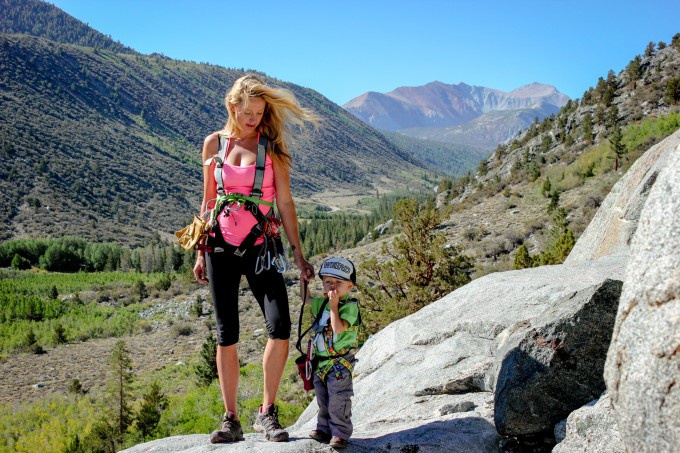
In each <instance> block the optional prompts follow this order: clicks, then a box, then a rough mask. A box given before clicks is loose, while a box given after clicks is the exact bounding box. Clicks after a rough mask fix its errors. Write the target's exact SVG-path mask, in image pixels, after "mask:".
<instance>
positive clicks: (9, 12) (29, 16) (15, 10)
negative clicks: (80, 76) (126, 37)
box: [0, 0, 137, 54]
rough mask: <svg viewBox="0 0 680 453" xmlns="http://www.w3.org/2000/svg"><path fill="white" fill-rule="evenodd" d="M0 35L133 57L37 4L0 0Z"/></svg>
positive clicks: (50, 7) (121, 47) (114, 43)
mask: <svg viewBox="0 0 680 453" xmlns="http://www.w3.org/2000/svg"><path fill="white" fill-rule="evenodd" d="M0 33H3V34H10V35H11V34H20V35H32V36H40V37H42V38H46V39H49V40H50V41H57V42H61V43H65V44H75V45H78V46H83V47H94V48H97V49H102V50H110V51H112V52H117V53H130V54H135V53H137V52H135V51H134V50H133V49H130V48H129V47H127V46H125V45H123V44H121V43H119V42H117V41H114V40H113V39H111V38H110V37H108V36H105V35H104V34H103V33H100V32H98V31H97V30H94V29H92V28H90V27H89V26H88V25H86V24H84V23H82V22H81V21H79V20H77V19H75V18H73V17H71V16H69V15H68V14H66V13H64V12H63V11H62V10H60V9H58V8H55V7H54V6H53V5H52V4H50V3H47V2H44V1H40V0H0Z"/></svg>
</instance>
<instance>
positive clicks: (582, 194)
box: [440, 33, 680, 275]
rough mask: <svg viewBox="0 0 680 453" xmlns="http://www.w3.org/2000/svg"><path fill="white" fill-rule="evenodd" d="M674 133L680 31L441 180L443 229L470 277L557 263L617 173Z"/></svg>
mask: <svg viewBox="0 0 680 453" xmlns="http://www.w3.org/2000/svg"><path fill="white" fill-rule="evenodd" d="M678 127H680V33H679V34H676V35H675V36H673V37H672V39H671V42H670V43H668V44H667V43H664V42H659V43H654V42H650V43H649V44H648V45H647V47H646V48H645V49H644V51H643V52H642V53H641V54H640V55H637V56H634V58H633V59H632V60H631V61H630V63H629V64H628V65H627V66H626V68H624V69H622V70H621V71H620V72H619V73H618V74H616V73H615V72H614V71H613V70H610V71H609V73H608V74H607V75H605V76H603V77H600V78H599V80H598V81H597V83H596V84H595V85H594V86H593V87H591V88H589V89H588V90H587V91H586V92H585V93H584V94H583V97H582V98H581V99H576V100H572V101H569V102H568V103H567V105H565V106H564V107H563V108H562V109H561V110H560V111H559V112H558V113H557V114H555V115H552V116H550V117H548V118H546V119H545V120H543V121H541V122H538V121H536V122H534V124H532V125H531V126H530V127H529V128H528V129H527V130H525V131H524V132H522V133H521V134H519V135H518V136H517V137H516V138H515V139H513V140H512V141H511V142H510V143H507V144H503V145H499V146H498V147H497V149H496V150H495V151H494V153H493V154H492V155H491V156H490V157H489V158H488V159H486V160H484V161H482V162H481V164H480V165H479V167H478V171H477V173H476V174H475V175H474V176H470V177H465V178H462V179H459V180H457V181H448V182H447V181H444V182H443V183H442V184H441V185H440V190H441V193H440V202H442V204H444V203H446V204H449V205H450V206H451V207H452V209H453V213H452V214H451V216H450V217H449V219H448V220H447V221H445V222H444V224H443V225H442V229H444V230H445V231H446V234H447V237H448V239H449V241H451V242H452V243H455V244H460V245H462V246H463V248H464V249H465V251H466V252H467V253H468V254H470V255H471V256H473V257H475V258H477V260H478V269H479V273H478V275H479V274H482V273H486V272H490V271H493V270H507V269H511V268H513V267H527V266H536V265H540V264H554V263H556V262H561V261H562V260H563V259H564V258H565V257H566V254H568V253H569V250H570V246H569V244H571V245H573V242H574V240H575V239H578V237H579V236H580V234H581V233H582V232H583V230H584V229H585V228H586V226H587V225H588V224H589V223H590V220H591V219H592V217H593V215H594V214H595V212H596V211H597V208H598V207H599V205H600V203H601V202H602V200H603V199H604V197H605V196H606V195H607V194H608V193H609V191H610V190H611V188H612V186H613V185H614V184H615V183H616V182H617V181H618V180H619V179H620V177H621V176H622V175H623V173H624V172H625V171H626V170H627V169H628V168H629V167H630V166H631V165H632V164H633V163H634V162H635V160H636V159H637V158H638V157H639V156H640V155H641V154H642V153H643V152H645V151H646V150H647V149H649V147H650V146H652V145H653V144H655V143H658V142H659V141H661V140H662V139H663V138H665V137H667V136H668V135H670V134H672V133H673V132H675V131H676V130H677V129H678ZM518 255H519V257H518Z"/></svg>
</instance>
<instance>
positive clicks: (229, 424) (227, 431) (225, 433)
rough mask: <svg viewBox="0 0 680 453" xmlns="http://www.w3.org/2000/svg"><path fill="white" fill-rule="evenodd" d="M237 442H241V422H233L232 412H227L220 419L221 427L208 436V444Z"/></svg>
mask: <svg viewBox="0 0 680 453" xmlns="http://www.w3.org/2000/svg"><path fill="white" fill-rule="evenodd" d="M237 440H243V429H241V422H239V421H238V420H234V413H233V412H227V413H226V414H224V416H223V417H222V427H221V428H220V429H218V430H217V431H213V432H212V434H210V443H211V444H221V443H224V442H235V441H237Z"/></svg>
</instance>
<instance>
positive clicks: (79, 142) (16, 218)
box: [0, 2, 431, 245]
mask: <svg viewBox="0 0 680 453" xmlns="http://www.w3.org/2000/svg"><path fill="white" fill-rule="evenodd" d="M20 3H21V2H20ZM6 4H14V5H15V7H14V9H13V10H12V11H14V13H13V15H12V16H3V21H2V22H3V23H4V24H5V25H4V30H8V29H10V28H8V26H7V25H6V24H7V23H8V21H10V19H12V18H13V17H14V18H17V19H16V20H19V18H24V17H25V14H26V12H25V11H24V12H23V13H21V12H16V11H15V10H16V2H7V3H6ZM22 4H23V3H22ZM23 5H24V6H25V10H28V12H29V13H31V14H35V15H37V16H36V17H34V23H38V24H39V23H43V22H44V23H46V24H48V23H49V24H51V23H52V22H50V18H55V17H57V18H59V15H58V14H56V13H53V10H54V9H55V8H53V7H50V8H52V9H50V8H45V5H46V4H45V3H42V2H26V3H25V4H23ZM31 7H33V8H34V9H31ZM61 14H62V15H63V13H61ZM41 15H42V16H41ZM55 20H56V19H55ZM19 22H20V23H23V22H21V21H19ZM57 22H58V23H64V24H66V26H67V29H68V30H70V29H69V28H68V27H75V28H73V31H72V32H71V31H64V32H63V33H62V34H61V35H59V36H57V37H56V38H58V39H61V40H66V38H68V39H71V38H73V39H76V38H78V39H76V41H78V42H81V40H80V39H79V37H81V36H85V35H87V33H84V32H82V30H80V28H78V27H76V25H77V24H78V22H77V21H75V22H73V21H66V22H64V21H63V20H60V21H57ZM74 24H76V25H74ZM16 29H17V30H19V31H24V32H29V31H32V30H36V29H37V30H38V31H39V32H40V33H44V34H48V33H47V32H46V30H48V29H49V30H52V29H54V27H51V26H50V27H48V26H44V27H43V26H41V27H34V28H33V29H30V27H23V28H21V27H16ZM79 30H80V31H79ZM96 45H97V46H98V47H80V46H75V45H70V44H63V43H60V42H54V41H51V40H48V39H44V38H39V37H32V36H25V35H0V58H1V59H2V62H3V71H2V74H1V76H0V77H1V79H0V96H1V97H2V103H1V104H0V112H1V115H0V143H1V148H0V152H1V153H2V157H3V158H2V161H1V162H0V199H1V200H2V202H1V204H2V209H1V210H0V239H9V238H21V237H39V236H42V237H44V236H48V237H59V236H63V235H76V236H80V237H83V238H85V239H88V240H97V241H116V242H119V243H121V244H129V245H139V244H142V243H143V242H144V241H145V240H146V239H148V238H149V237H152V236H153V235H154V234H157V233H159V232H161V233H163V232H164V233H172V232H173V231H175V230H177V229H179V228H180V227H181V226H183V225H184V224H185V223H186V222H187V221H188V220H189V219H190V218H191V212H192V211H196V210H197V209H198V204H199V201H200V199H199V198H200V186H201V180H200V178H201V170H200V165H199V157H200V147H201V144H202V141H203V137H205V136H206V135H207V134H209V133H210V132H212V131H215V130H218V129H220V128H221V127H222V126H223V125H224V123H225V121H226V110H225V108H224V105H223V98H224V94H225V92H226V90H227V89H228V88H229V87H230V86H231V84H232V83H233V81H234V80H235V79H236V78H238V77H240V76H241V75H243V74H244V72H243V71H242V70H236V69H227V68H223V67H219V66H214V65H208V64H197V63H192V62H185V61H175V60H171V59H169V58H166V57H163V56H161V55H153V56H144V55H140V54H137V53H134V52H124V53H118V52H117V50H120V49H117V48H116V51H114V50H107V49H108V48H115V46H113V44H111V45H106V43H105V42H102V43H101V44H96ZM122 50H125V49H122ZM263 76H264V77H265V78H266V79H267V80H268V81H269V83H271V84H272V85H275V86H281V87H284V88H287V89H290V90H291V91H293V92H294V93H295V95H296V96H297V97H298V99H299V100H300V103H301V104H302V105H303V106H305V107H308V108H311V109H313V110H315V111H316V112H317V113H319V114H320V115H321V117H322V122H321V124H320V126H319V127H318V129H313V128H312V129H309V130H308V131H307V132H306V133H305V134H304V135H303V136H302V137H301V138H299V139H297V140H295V141H293V142H292V143H291V148H292V152H293V154H294V158H295V162H294V168H293V172H292V186H293V190H294V193H295V195H297V196H299V197H307V196H310V195H312V194H315V193H316V194H318V193H321V192H323V191H326V190H335V191H337V190H344V191H346V192H348V193H353V194H358V195H361V194H364V195H367V196H368V195H374V194H375V193H376V190H380V191H381V192H384V191H391V190H394V189H395V188H398V187H406V186H407V187H410V188H411V189H417V188H418V187H424V186H423V182H424V178H426V173H428V172H431V171H429V170H425V166H424V164H421V163H418V162H417V161H416V160H415V159H414V158H412V157H410V156H409V155H407V154H406V153H405V152H403V151H402V150H401V149H399V148H397V147H396V146H395V145H394V144H392V143H391V142H389V141H388V140H387V139H386V138H385V137H384V136H383V135H382V134H380V133H379V132H377V131H376V130H374V129H372V128H370V127H367V126H365V125H364V124H363V123H361V122H360V121H359V120H357V119H355V118H354V117H353V116H351V115H349V114H348V113H346V112H345V111H344V110H343V109H341V108H340V107H338V106H336V105H335V104H333V103H332V102H330V101H328V100H327V99H326V98H324V97H323V96H321V95H320V94H318V93H316V92H315V91H313V90H310V89H306V88H302V87H299V86H296V85H294V84H291V83H287V82H282V81H279V80H274V79H270V78H267V77H266V76H265V75H263ZM338 169H342V171H338ZM302 202H303V203H302V204H304V199H303V200H302Z"/></svg>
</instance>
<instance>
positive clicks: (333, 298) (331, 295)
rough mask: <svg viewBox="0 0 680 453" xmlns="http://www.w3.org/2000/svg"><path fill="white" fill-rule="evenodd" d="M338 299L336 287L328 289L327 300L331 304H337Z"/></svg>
mask: <svg viewBox="0 0 680 453" xmlns="http://www.w3.org/2000/svg"><path fill="white" fill-rule="evenodd" d="M339 301H340V298H339V297H338V290H337V289H331V290H330V291H328V302H330V304H331V306H332V305H338V302H339Z"/></svg>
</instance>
